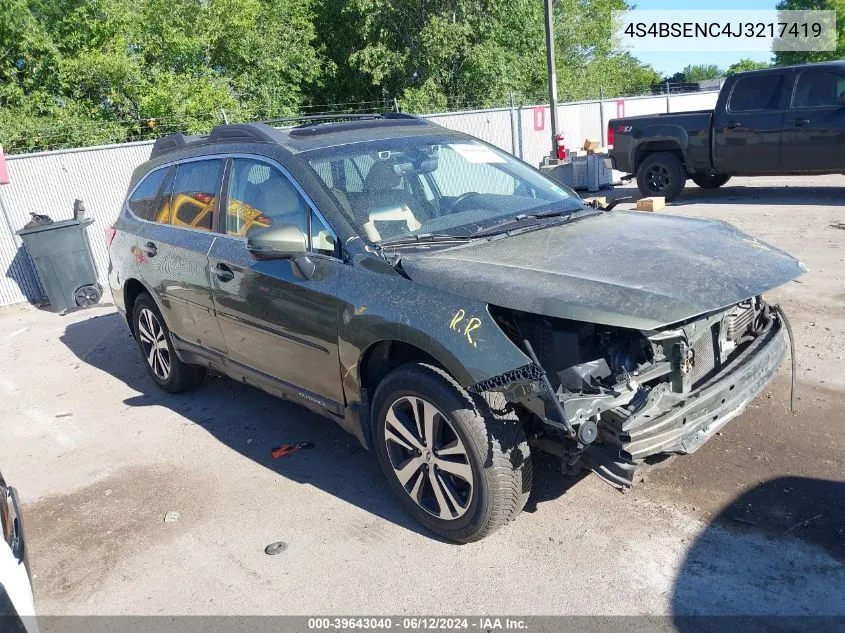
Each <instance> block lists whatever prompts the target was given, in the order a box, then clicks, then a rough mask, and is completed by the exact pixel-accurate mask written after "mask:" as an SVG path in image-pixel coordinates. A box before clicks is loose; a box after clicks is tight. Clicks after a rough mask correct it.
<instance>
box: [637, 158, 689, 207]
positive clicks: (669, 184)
mask: <svg viewBox="0 0 845 633" xmlns="http://www.w3.org/2000/svg"><path fill="white" fill-rule="evenodd" d="M686 180H687V174H686V170H685V169H684V165H683V164H682V163H681V160H680V159H679V158H678V157H677V156H676V155H675V154H672V153H671V152H657V153H656V154H649V155H648V156H646V157H645V158H644V159H643V162H642V163H640V166H639V167H638V168H637V186H638V187H639V189H640V193H642V194H643V195H644V196H647V197H649V196H663V197H664V198H666V200H672V199H674V198H677V197H678V195H680V193H681V191H683V189H684V185H685V184H686Z"/></svg>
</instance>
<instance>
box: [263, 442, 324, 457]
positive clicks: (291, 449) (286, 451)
mask: <svg viewBox="0 0 845 633" xmlns="http://www.w3.org/2000/svg"><path fill="white" fill-rule="evenodd" d="M300 448H314V442H300V443H299V444H283V445H282V446H279V447H278V448H274V449H273V450H272V451H271V452H270V454H271V455H272V456H273V458H274V459H278V458H279V457H287V456H288V455H290V454H292V453H295V452H296V451H298V450H299V449H300Z"/></svg>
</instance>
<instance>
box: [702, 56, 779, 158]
mask: <svg viewBox="0 0 845 633" xmlns="http://www.w3.org/2000/svg"><path fill="white" fill-rule="evenodd" d="M787 83H788V76H787V75H786V74H785V73H776V72H769V73H751V74H749V75H746V76H744V77H740V78H739V79H737V81H736V82H735V83H734V85H733V88H731V93H730V95H729V96H728V99H727V102H726V106H725V108H724V109H723V110H722V109H717V110H716V111H715V113H714V117H715V120H714V122H713V138H714V148H713V150H714V163H715V165H716V168H717V170H718V171H720V172H724V173H726V174H755V173H772V172H776V171H778V170H779V168H780V141H781V132H782V123H783V109H784V107H785V104H784V95H785V89H786V84H787Z"/></svg>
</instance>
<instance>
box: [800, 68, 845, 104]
mask: <svg viewBox="0 0 845 633" xmlns="http://www.w3.org/2000/svg"><path fill="white" fill-rule="evenodd" d="M840 105H845V76H843V75H837V74H836V73H832V72H829V71H826V70H813V71H808V72H803V73H801V75H800V76H799V77H798V81H797V82H795V90H794V92H793V93H792V107H793V108H826V107H835V106H840Z"/></svg>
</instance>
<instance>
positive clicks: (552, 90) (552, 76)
mask: <svg viewBox="0 0 845 633" xmlns="http://www.w3.org/2000/svg"><path fill="white" fill-rule="evenodd" d="M545 1H546V66H547V68H548V71H549V110H550V113H551V117H550V119H551V121H550V123H551V126H552V138H551V142H552V151H551V154H550V156H551V157H552V158H557V141H556V140H555V136H557V74H556V73H555V42H554V28H552V0H545Z"/></svg>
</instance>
